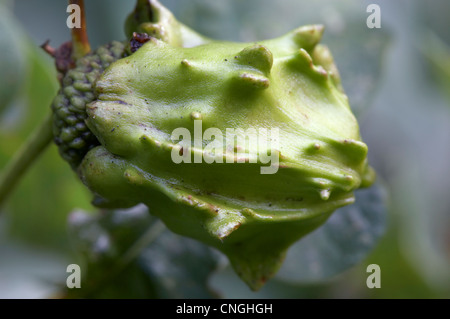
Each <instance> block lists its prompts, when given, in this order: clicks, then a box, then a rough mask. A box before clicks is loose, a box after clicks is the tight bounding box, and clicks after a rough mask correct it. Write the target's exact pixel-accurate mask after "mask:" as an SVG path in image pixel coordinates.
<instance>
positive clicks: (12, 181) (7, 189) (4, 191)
mask: <svg viewBox="0 0 450 319" xmlns="http://www.w3.org/2000/svg"><path fill="white" fill-rule="evenodd" d="M52 139H53V132H52V117H51V115H48V116H47V118H46V119H45V120H44V122H43V123H42V124H41V125H40V127H38V128H37V129H36V130H35V131H34V132H33V134H32V135H31V137H30V138H29V139H28V141H27V142H25V144H24V145H22V147H21V148H20V150H19V151H18V152H16V153H15V155H14V157H13V158H12V159H11V161H10V162H9V163H8V165H7V166H6V167H5V168H4V170H3V171H2V172H1V174H0V207H1V205H2V204H3V202H4V201H5V200H6V198H7V197H8V195H9V194H10V193H11V191H12V190H13V189H14V186H15V185H16V184H17V182H18V181H19V180H20V178H21V176H22V175H23V174H24V173H25V172H26V171H27V169H28V168H29V167H30V166H31V164H32V163H33V162H34V161H35V160H36V159H37V158H38V156H39V155H40V154H41V153H42V151H43V150H44V149H45V148H46V147H47V145H49V144H50V142H51V141H52ZM0 212H1V211H0Z"/></svg>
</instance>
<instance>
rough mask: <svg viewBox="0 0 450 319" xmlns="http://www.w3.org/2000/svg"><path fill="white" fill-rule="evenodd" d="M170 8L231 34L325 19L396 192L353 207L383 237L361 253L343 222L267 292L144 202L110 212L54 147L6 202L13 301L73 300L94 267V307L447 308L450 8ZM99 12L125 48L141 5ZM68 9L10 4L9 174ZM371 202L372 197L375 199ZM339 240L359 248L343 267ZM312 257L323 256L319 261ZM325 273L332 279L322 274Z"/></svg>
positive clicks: (91, 18)
mask: <svg viewBox="0 0 450 319" xmlns="http://www.w3.org/2000/svg"><path fill="white" fill-rule="evenodd" d="M161 2H162V3H163V5H165V6H166V7H168V8H169V9H170V10H171V11H172V12H173V13H174V14H175V16H176V17H177V18H178V20H180V21H181V22H183V23H185V24H186V25H188V26H190V27H192V28H193V29H195V30H197V31H199V32H200V33H203V34H205V35H207V36H210V37H214V38H217V39H223V40H233V41H246V42H251V41H255V40H261V39H265V38H271V37H277V36H280V35H282V34H284V33H286V32H288V31H290V30H292V29H294V28H296V27H298V26H300V25H304V24H309V23H320V24H324V25H325V27H326V29H325V34H324V38H323V41H322V42H323V43H325V44H327V45H328V46H329V47H330V49H331V52H332V53H333V55H334V58H335V61H336V64H337V66H338V69H339V71H340V73H341V76H342V80H343V85H344V89H345V91H346V92H347V93H348V95H349V99H350V105H351V106H352V109H353V110H354V112H355V114H356V115H357V117H358V120H359V122H360V129H361V134H362V137H363V140H364V141H365V142H366V143H367V144H368V146H369V159H370V163H371V165H372V166H373V167H374V168H375V170H376V171H377V174H378V181H379V184H378V187H380V188H381V187H383V189H384V190H383V194H384V195H383V196H381V197H379V198H378V197H376V199H377V200H378V202H376V203H373V205H372V204H370V205H366V206H364V207H362V206H356V207H357V208H355V210H357V213H361V212H362V213H361V214H363V217H364V219H363V220H362V222H361V224H360V225H359V226H358V227H359V228H358V233H355V236H363V235H366V237H367V236H369V235H370V236H369V241H368V243H367V241H366V244H365V245H363V246H361V245H360V246H358V247H356V246H352V245H350V244H348V242H349V241H350V242H351V241H352V240H353V239H354V240H355V241H356V240H357V238H356V237H354V238H347V239H345V238H341V237H342V236H340V235H338V236H337V237H336V236H335V237H330V235H329V234H330V229H333V230H334V231H336V229H337V228H336V227H337V226H336V225H337V224H339V223H340V224H341V226H340V227H344V226H342V224H343V222H342V220H339V219H338V218H339V217H336V219H335V220H334V224H330V225H327V227H328V228H325V230H322V231H321V233H320V232H319V233H317V234H313V235H314V236H315V237H311V239H308V238H305V243H304V244H302V245H303V246H302V247H300V246H298V247H297V248H298V249H297V248H296V249H293V250H292V251H293V252H292V253H291V255H288V259H287V262H286V265H285V266H283V268H282V269H281V271H280V273H279V274H278V275H277V277H276V278H274V279H273V280H272V281H270V282H269V283H268V284H267V285H266V286H265V287H264V288H263V289H261V291H259V292H257V293H254V292H251V291H250V290H249V289H248V288H247V287H246V286H245V285H244V284H243V283H242V282H241V281H240V280H239V279H238V278H237V276H236V275H234V273H233V272H232V271H231V270H230V269H229V266H228V265H227V262H226V261H225V260H224V258H223V257H222V256H220V255H218V254H217V253H216V252H213V251H211V250H209V249H208V248H206V247H204V246H202V245H200V244H198V243H196V242H194V241H190V240H182V239H180V238H179V237H178V236H176V235H174V234H171V233H169V232H168V231H166V230H163V229H159V228H158V223H157V221H155V220H153V219H152V218H151V217H149V216H148V214H147V213H146V212H145V208H142V207H138V208H135V209H134V210H132V211H131V212H130V211H128V212H114V214H113V215H112V217H111V216H110V217H107V218H106V217H104V216H99V215H98V214H97V213H96V211H95V209H93V207H92V206H91V205H90V200H91V197H90V194H89V193H88V191H87V190H86V189H85V188H84V187H83V185H82V184H81V183H80V182H79V181H78V180H77V178H76V176H75V174H74V173H73V172H72V171H71V169H70V167H69V165H67V164H66V163H65V162H64V161H63V160H62V159H61V158H60V157H59V155H58V152H57V149H56V147H55V146H53V145H52V146H51V147H50V148H49V149H48V150H47V151H46V152H45V154H43V156H41V157H40V158H39V159H38V160H37V161H36V163H35V165H34V166H33V167H32V169H31V170H30V171H29V172H28V173H27V174H26V176H25V177H24V179H23V180H22V181H21V182H20V183H19V185H18V187H17V189H16V190H15V191H14V193H13V194H12V196H11V197H10V198H9V200H8V202H7V203H6V205H5V206H4V207H2V208H0V209H1V211H2V212H1V214H0V298H46V297H52V296H64V293H67V292H62V291H63V290H64V289H63V288H61V287H63V286H65V279H66V277H67V275H68V274H67V273H66V267H67V265H68V264H72V263H82V264H85V265H88V266H89V269H90V271H89V274H88V275H87V276H88V277H87V278H88V279H89V278H90V279H91V281H90V283H88V285H89V286H90V287H91V288H92V289H91V290H90V291H89V293H86V294H85V295H79V296H82V297H98V298H101V297H111V296H112V297H121V298H127V297H135V298H139V297H144V298H146V297H160V298H171V297H234V298H241V297H242V298H449V297H450V168H449V166H450V20H449V19H448V15H449V14H450V2H449V1H446V0H434V1H433V2H432V4H431V3H428V2H427V3H426V2H424V1H419V0H398V1H388V0H384V1H375V0H373V1H360V0H345V1H335V0H320V1H306V0H302V1H301V0H279V1H271V0H246V1H242V0H241V1H239V0H224V1H212V0H189V1H188V0H162V1H161ZM85 3H86V10H87V24H88V33H89V39H90V42H91V46H92V47H93V48H96V47H98V46H99V45H102V44H104V43H107V42H109V41H111V40H125V38H124V37H125V36H124V32H123V22H124V19H125V17H126V16H127V15H128V13H129V12H131V10H132V9H133V7H134V1H125V0H95V1H94V0H86V1H85ZM372 3H374V4H378V5H379V6H380V9H381V28H379V29H378V28H374V29H369V28H368V27H367V25H366V20H367V18H368V17H369V15H370V13H368V12H367V11H366V9H367V6H368V5H369V4H372ZM66 6H67V3H66V1H60V0H39V1H31V0H15V1H13V0H0V78H1V87H0V103H1V104H0V170H1V169H2V168H3V167H4V166H5V165H6V163H7V162H8V161H9V160H10V159H11V157H12V155H13V154H14V152H15V151H17V149H18V148H19V146H20V145H21V144H22V143H23V142H24V141H25V140H26V138H27V137H28V136H29V135H30V134H31V132H32V131H33V129H34V128H36V127H37V126H38V124H39V123H40V121H41V120H42V119H43V118H44V117H45V116H46V115H47V114H48V112H49V106H50V103H51V101H52V98H53V97H54V95H55V93H56V92H57V90H58V83H57V81H56V72H55V68H54V65H53V61H52V59H51V58H50V57H49V56H48V55H46V54H45V53H44V52H43V51H42V50H41V49H40V48H39V46H40V45H41V44H43V43H44V42H45V41H46V40H50V44H51V45H52V46H53V47H58V46H59V45H61V44H62V43H63V42H65V41H68V40H69V39H70V32H69V30H68V29H67V27H66V18H67V13H66ZM369 195H370V194H369ZM369 195H367V194H361V195H360V197H361V198H362V199H361V201H364V198H366V199H367V198H368V197H367V196H369ZM364 196H366V197H364ZM370 196H372V195H370ZM370 198H372V197H370ZM381 198H382V199H381ZM381 200H383V204H380V203H379V201H381ZM361 201H360V202H361ZM365 202H366V203H367V202H368V200H366V201H365ZM374 202H375V200H374ZM376 205H378V206H377V208H374V207H375V206H376ZM380 205H381V206H380ZM358 209H359V210H358ZM352 212H353V211H349V210H347V211H344V212H343V213H342V214H341V215H342V216H345V214H352ZM71 213H72V214H71ZM69 214H71V215H70V217H69ZM355 214H356V213H355ZM358 216H359V215H358ZM374 216H375V217H376V218H374ZM353 221H355V219H353ZM139 225H141V226H139ZM142 225H144V226H145V225H146V226H148V229H150V232H149V231H148V230H147V228H145V227H142ZM345 227H348V225H347V224H346V226H345ZM345 227H344V228H342V229H341V230H342V232H340V234H342V233H345V229H346V228H345ZM327 231H328V233H326V232H327ZM155 234H158V235H159V236H158V239H157V240H153V242H152V243H153V244H152V245H149V246H145V245H144V246H143V247H140V248H141V250H140V251H139V253H137V254H135V255H134V257H135V258H134V260H133V262H131V263H128V264H127V265H124V266H123V269H121V270H120V271H118V272H117V275H116V276H112V275H111V276H110V277H108V278H109V280H108V283H107V284H105V283H104V282H103V281H99V282H97V281H96V280H97V279H98V278H99V277H101V276H102V274H103V273H104V270H105V267H106V266H105V265H110V264H117V263H115V261H117V260H118V259H119V258H121V257H120V256H122V255H123V252H129V250H127V249H129V246H133V240H134V239H136V240H137V239H139V238H142V236H143V237H146V236H147V237H149V236H150V237H151V236H153V235H155ZM139 236H141V237H139ZM325 236H328V237H327V239H324V238H325ZM339 236H340V237H339ZM105 238H106V239H105ZM358 238H359V237H358ZM331 239H332V240H331ZM334 239H336V240H335V241H336V242H337V243H341V242H342V241H343V240H347V242H346V244H345V245H343V246H339V249H342V251H343V253H341V254H338V256H334V257H331V255H332V254H333V252H334V253H335V252H336V249H337V248H335V246H333V245H335V243H333V242H334ZM308 240H309V241H308ZM319 242H320V243H322V244H321V247H317V246H318V243H319ZM135 246H136V245H134V246H133V247H135ZM311 247H313V248H314V249H312V248H311ZM135 248H136V247H135ZM138 248H139V247H138ZM308 249H309V250H308ZM312 250H314V252H316V254H312V253H310V254H309V255H311V256H309V257H305V251H309V252H311V251H312ZM302 253H303V255H302ZM302 258H305V259H302ZM308 258H309V259H308ZM333 258H334V259H333ZM331 259H332V260H331ZM304 260H309V262H308V264H305V262H304ZM312 264H316V265H317V264H318V265H328V266H327V267H329V268H330V269H328V270H323V271H322V272H320V271H319V272H316V273H314V272H312V270H311V269H313V268H311V267H312V266H311V265H312ZM330 264H331V266H330ZM369 264H378V265H379V266H380V269H381V288H379V289H369V288H368V287H367V286H366V278H367V276H368V273H367V272H366V267H367V266H368V265H369ZM199 265H201V266H199ZM308 267H309V268H308ZM324 267H325V266H324ZM316 268H317V267H316ZM316 268H315V269H316ZM319 268H320V267H319ZM325 268H326V267H325ZM325 268H320V269H325ZM331 268H332V269H331ZM87 282H89V280H88V281H87ZM70 294H71V293H70V292H69V293H67V296H73V297H78V296H77V295H76V294H74V295H70Z"/></svg>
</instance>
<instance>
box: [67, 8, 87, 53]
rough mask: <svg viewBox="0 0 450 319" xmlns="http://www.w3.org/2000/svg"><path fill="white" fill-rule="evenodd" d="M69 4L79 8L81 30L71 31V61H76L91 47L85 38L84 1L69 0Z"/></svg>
mask: <svg viewBox="0 0 450 319" xmlns="http://www.w3.org/2000/svg"><path fill="white" fill-rule="evenodd" d="M69 4H76V5H78V6H79V7H80V15H81V17H80V19H81V28H73V29H72V50H73V51H72V59H73V60H77V59H79V58H81V57H83V56H85V55H86V54H88V53H89V52H90V51H91V46H90V44H89V40H88V36H87V28H86V14H85V10H84V0H69Z"/></svg>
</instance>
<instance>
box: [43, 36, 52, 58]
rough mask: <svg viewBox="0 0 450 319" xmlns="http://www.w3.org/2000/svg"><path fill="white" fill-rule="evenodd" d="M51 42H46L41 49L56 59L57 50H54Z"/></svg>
mask: <svg viewBox="0 0 450 319" xmlns="http://www.w3.org/2000/svg"><path fill="white" fill-rule="evenodd" d="M49 43H50V40H47V41H45V42H44V43H43V44H42V45H41V48H42V49H43V50H44V51H45V52H47V53H48V54H49V55H50V56H52V57H54V56H55V48H53V47H52V46H51V45H50V44H49Z"/></svg>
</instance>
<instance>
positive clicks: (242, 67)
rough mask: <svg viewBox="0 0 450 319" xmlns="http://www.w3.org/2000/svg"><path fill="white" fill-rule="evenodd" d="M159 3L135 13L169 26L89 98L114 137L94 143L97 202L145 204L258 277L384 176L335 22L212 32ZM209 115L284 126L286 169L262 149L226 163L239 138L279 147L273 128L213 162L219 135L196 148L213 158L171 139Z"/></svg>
mask: <svg viewBox="0 0 450 319" xmlns="http://www.w3.org/2000/svg"><path fill="white" fill-rule="evenodd" d="M149 3H152V5H153V10H154V11H155V12H157V14H154V15H153V17H152V18H153V21H152V22H151V23H150V22H145V23H141V22H142V21H141V20H142V19H144V20H145V16H144V17H142V16H140V17H139V21H138V22H139V23H138V22H136V21H135V23H134V24H133V23H131V22H130V21H129V23H128V26H131V27H134V28H135V29H139V31H143V30H147V31H148V30H150V31H151V30H157V31H154V32H153V34H152V33H150V32H149V34H150V35H153V36H154V38H151V40H150V41H149V42H147V43H145V44H144V45H143V46H142V47H141V48H140V49H139V50H137V51H136V52H135V53H133V54H132V55H130V56H128V57H126V58H123V59H120V60H118V61H116V62H114V63H113V64H112V65H111V66H110V67H109V68H108V69H107V70H106V71H105V72H104V73H103V75H102V76H101V78H100V79H99V80H98V81H97V83H96V87H95V91H96V95H97V98H96V100H94V102H92V103H90V104H88V105H87V109H86V110H87V114H88V118H87V125H88V127H89V129H90V130H91V131H92V132H93V133H94V134H95V136H96V137H97V138H98V140H99V141H100V143H101V146H98V147H96V148H94V149H92V150H91V151H89V152H88V153H87V155H86V156H85V158H84V159H83V161H82V163H81V165H80V167H79V169H78V172H79V175H80V177H81V178H82V180H83V181H84V183H85V184H86V185H87V186H88V187H89V188H90V189H91V190H92V191H93V192H94V193H96V194H97V195H98V196H97V199H96V201H95V203H96V204H97V205H98V206H107V207H131V206H133V205H135V204H138V203H141V202H142V203H145V204H146V205H148V206H149V208H150V211H151V213H152V214H154V215H156V216H158V217H159V218H161V220H163V221H164V223H165V224H166V225H167V226H168V227H169V228H170V229H171V230H172V231H174V232H176V233H179V234H181V235H185V236H188V237H192V238H195V239H198V240H200V241H202V242H204V243H206V244H208V245H211V246H214V247H216V248H217V249H219V250H221V251H222V252H223V253H225V254H226V255H227V256H228V258H229V259H230V262H231V264H232V265H233V267H234V269H235V270H236V272H237V273H238V274H239V275H240V276H241V278H242V279H243V280H244V281H245V282H246V283H247V284H248V285H249V286H250V287H251V288H252V289H258V288H260V287H261V286H262V285H263V284H264V283H265V281H266V280H267V279H269V278H270V277H271V276H273V275H274V273H275V272H276V271H277V269H278V268H279V266H280V265H281V263H282V261H283V257H284V254H285V252H286V250H287V248H288V247H289V246H290V245H291V244H292V243H294V242H295V241H297V240H298V239H300V238H301V237H303V236H304V235H306V234H308V233H309V232H311V231H312V230H314V229H315V228H317V227H319V226H320V225H321V224H323V223H324V222H325V221H326V220H327V218H328V217H329V216H330V214H331V213H332V212H333V211H334V210H335V209H336V208H338V207H341V206H344V205H348V204H351V203H352V202H353V201H354V196H353V190H355V189H357V188H358V187H360V186H368V185H370V184H371V182H372V181H373V178H374V175H373V172H372V171H371V169H370V168H369V166H368V165H367V146H366V145H365V144H364V143H363V142H362V141H361V137H360V134H359V128H358V124H357V122H356V119H355V117H354V116H353V114H352V112H351V109H350V107H349V105H348V100H347V97H346V95H345V94H344V93H343V92H342V89H341V86H340V81H339V74H338V72H337V70H336V67H335V65H334V63H333V60H332V57H331V54H330V52H329V51H328V49H327V48H326V47H325V46H322V45H319V44H318V42H319V40H320V37H321V35H322V32H323V28H322V27H321V26H319V25H312V26H304V27H301V28H299V29H296V30H294V31H292V32H291V33H288V34H287V35H285V36H283V37H280V38H277V39H272V40H267V41H260V42H255V43H231V42H222V41H212V40H208V39H205V38H202V37H201V36H199V35H197V34H195V33H193V32H191V31H186V30H188V29H187V28H186V27H184V26H182V25H181V24H179V23H178V22H176V20H175V19H174V18H173V16H172V15H171V14H170V12H168V11H167V10H166V9H164V8H162V6H160V5H159V4H158V3H156V2H154V1H150V2H149ZM158 30H159V31H158ZM196 120H201V121H202V130H203V132H205V130H206V129H208V128H217V129H219V130H221V131H222V132H223V134H224V135H225V132H226V129H227V128H235V129H237V128H240V129H243V130H247V129H249V128H255V129H256V130H258V129H260V128H265V129H266V130H268V131H270V129H272V128H278V129H279V136H278V139H277V144H278V145H277V149H276V150H274V152H275V153H277V154H278V155H279V163H278V164H275V165H277V167H276V168H277V171H276V173H275V174H261V167H267V166H268V165H269V164H263V163H261V162H259V161H258V162H256V163H226V158H227V157H228V158H236V159H237V158H239V157H240V156H242V154H241V155H239V154H236V152H237V151H238V152H241V153H243V154H244V155H243V156H244V157H248V158H258V157H259V156H260V155H261V154H266V153H267V152H269V151H270V143H269V142H270V139H271V136H269V135H264V134H263V135H262V136H260V138H261V140H262V141H265V142H266V143H262V144H263V147H261V143H260V147H258V143H256V144H255V143H253V144H252V143H250V144H245V145H239V144H238V145H235V146H236V147H235V148H233V147H231V148H230V147H225V148H224V154H223V162H224V163H212V164H208V163H205V160H204V157H205V156H206V157H207V156H208V154H207V152H205V150H204V148H205V146H206V145H207V144H208V143H209V141H206V140H204V141H203V143H202V145H201V147H199V145H196V144H194V142H193V143H192V144H190V145H189V148H188V149H186V150H187V151H188V152H189V154H188V155H191V157H192V161H194V158H195V157H196V156H197V157H202V158H203V162H202V163H180V164H176V163H174V161H173V160H172V156H171V155H172V150H173V149H175V151H177V152H179V150H180V147H179V145H178V141H177V140H173V139H171V135H172V132H173V131H174V130H175V129H177V128H186V129H188V130H189V132H190V133H191V136H192V137H193V136H194V126H195V121H196ZM230 142H231V141H230V140H228V141H227V143H230ZM183 155H185V156H187V155H186V153H183ZM300 271H301V270H300Z"/></svg>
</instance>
